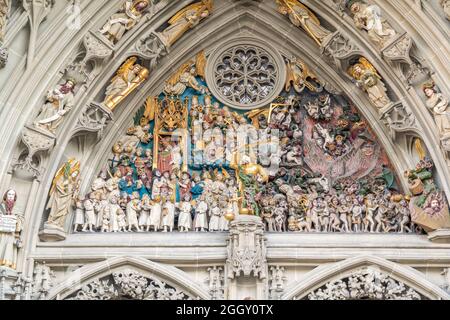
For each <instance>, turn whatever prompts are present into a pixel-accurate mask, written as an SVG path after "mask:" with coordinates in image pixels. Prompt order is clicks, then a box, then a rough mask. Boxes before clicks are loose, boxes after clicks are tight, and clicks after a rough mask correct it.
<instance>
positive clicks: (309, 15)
mask: <svg viewBox="0 0 450 320" xmlns="http://www.w3.org/2000/svg"><path fill="white" fill-rule="evenodd" d="M277 4H278V12H280V13H281V14H283V15H285V16H286V15H287V16H288V17H289V20H291V22H292V24H293V25H295V26H296V27H300V28H302V29H303V30H305V31H306V33H308V35H309V36H310V37H311V38H313V40H314V41H315V42H316V43H317V44H318V45H319V46H321V45H322V43H323V42H324V40H325V38H327V37H328V36H329V35H330V34H331V31H330V30H328V29H326V28H324V27H322V26H321V25H320V21H319V19H318V18H317V16H316V15H315V14H314V13H313V12H311V10H309V9H308V7H306V6H305V5H303V4H301V3H300V2H298V1H297V0H277Z"/></svg>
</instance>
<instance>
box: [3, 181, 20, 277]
mask: <svg viewBox="0 0 450 320" xmlns="http://www.w3.org/2000/svg"><path fill="white" fill-rule="evenodd" d="M16 201H17V193H16V191H14V190H12V189H10V190H8V191H6V193H5V194H4V196H3V201H2V203H1V204H0V267H7V268H11V269H14V270H15V269H16V264H17V251H18V249H20V248H21V247H22V242H21V240H20V233H21V232H22V228H23V223H24V219H23V216H22V215H20V214H17V213H15V212H14V207H15V205H16Z"/></svg>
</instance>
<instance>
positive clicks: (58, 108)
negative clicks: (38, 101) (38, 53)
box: [34, 79, 76, 134]
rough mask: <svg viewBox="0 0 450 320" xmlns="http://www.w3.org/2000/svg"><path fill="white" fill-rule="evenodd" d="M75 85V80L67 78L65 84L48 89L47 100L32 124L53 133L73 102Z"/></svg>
mask: <svg viewBox="0 0 450 320" xmlns="http://www.w3.org/2000/svg"><path fill="white" fill-rule="evenodd" d="M75 85H76V82H75V80H72V79H69V80H67V81H66V83H65V84H63V85H60V86H58V87H57V88H55V89H54V90H52V91H50V92H49V93H48V95H47V102H46V103H45V105H44V106H43V107H42V109H41V111H40V113H39V115H38V116H37V118H36V119H35V120H34V126H36V127H38V128H42V129H44V130H46V131H48V132H50V133H52V134H54V133H55V131H56V129H57V128H58V127H59V126H60V125H61V123H62V121H63V119H64V116H65V115H66V114H67V113H68V112H69V111H70V110H71V109H72V108H73V106H74V104H75V98H74V93H73V91H74V89H75Z"/></svg>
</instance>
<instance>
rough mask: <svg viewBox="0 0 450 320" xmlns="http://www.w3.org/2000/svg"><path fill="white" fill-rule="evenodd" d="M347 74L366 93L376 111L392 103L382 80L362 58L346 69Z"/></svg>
mask: <svg viewBox="0 0 450 320" xmlns="http://www.w3.org/2000/svg"><path fill="white" fill-rule="evenodd" d="M348 74H349V75H350V76H351V77H352V78H353V79H354V80H355V81H356V85H357V86H358V87H360V88H362V89H363V90H364V91H366V92H367V94H368V96H369V99H370V101H371V102H372V104H373V105H374V106H375V107H377V108H378V109H383V108H384V107H386V106H387V105H388V104H390V103H391V102H392V101H391V99H390V98H389V97H388V95H387V89H386V86H385V85H384V83H383V79H382V78H381V76H380V75H379V74H378V71H377V70H376V69H375V67H374V66H373V65H372V64H371V63H370V62H369V60H367V59H366V58H364V57H361V58H359V60H358V62H357V63H355V64H354V65H352V66H351V67H350V68H349V69H348Z"/></svg>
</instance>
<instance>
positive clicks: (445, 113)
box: [423, 82, 450, 140]
mask: <svg viewBox="0 0 450 320" xmlns="http://www.w3.org/2000/svg"><path fill="white" fill-rule="evenodd" d="M423 92H424V93H425V96H426V97H427V103H426V106H427V108H428V109H429V110H431V111H432V112H433V115H434V120H435V121H436V125H437V126H438V128H439V133H440V136H441V140H448V139H449V138H450V110H449V103H448V99H447V98H446V97H444V96H443V95H442V93H439V92H437V90H436V86H435V84H434V82H430V83H426V84H424V85H423Z"/></svg>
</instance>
